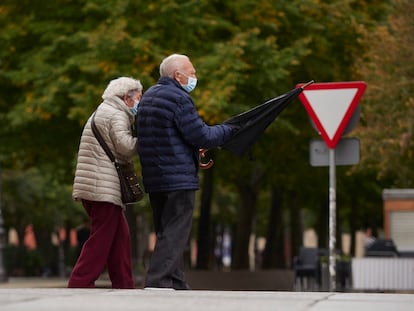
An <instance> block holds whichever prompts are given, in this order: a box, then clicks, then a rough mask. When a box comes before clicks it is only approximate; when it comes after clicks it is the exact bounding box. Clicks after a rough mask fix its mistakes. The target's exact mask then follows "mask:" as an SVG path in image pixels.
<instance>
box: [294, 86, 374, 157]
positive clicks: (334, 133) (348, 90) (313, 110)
mask: <svg viewBox="0 0 414 311" xmlns="http://www.w3.org/2000/svg"><path fill="white" fill-rule="evenodd" d="M302 85H303V84H298V85H297V86H296V87H301V86H302ZM365 89H366V83H365V82H363V81H353V82H327V83H313V84H311V85H309V86H307V87H306V88H305V89H304V90H303V92H302V93H301V94H300V95H299V99H300V100H301V102H302V104H303V106H304V107H305V109H306V110H307V112H308V114H309V116H310V118H311V119H312V121H313V122H314V124H315V126H316V128H317V129H318V131H319V132H320V134H321V136H322V138H323V139H324V141H325V143H326V145H327V146H328V147H329V148H331V149H333V148H335V146H336V144H337V143H338V141H339V139H340V138H341V135H342V133H343V131H344V130H345V128H346V126H347V124H348V122H349V120H350V119H351V117H352V114H353V112H354V111H355V108H356V107H357V106H358V103H359V101H360V99H361V96H362V94H363V93H364V91H365Z"/></svg>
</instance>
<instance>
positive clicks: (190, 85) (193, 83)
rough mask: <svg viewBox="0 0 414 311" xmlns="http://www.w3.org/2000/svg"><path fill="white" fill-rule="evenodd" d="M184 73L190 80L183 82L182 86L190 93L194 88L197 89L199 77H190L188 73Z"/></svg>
mask: <svg viewBox="0 0 414 311" xmlns="http://www.w3.org/2000/svg"><path fill="white" fill-rule="evenodd" d="M181 74H182V75H184V76H186V77H187V78H188V82H187V84H186V85H183V84H181V87H182V88H183V89H184V90H186V91H187V92H188V93H190V92H191V91H192V90H194V89H195V87H196V85H197V78H193V77H189V76H187V75H186V74H183V73H181Z"/></svg>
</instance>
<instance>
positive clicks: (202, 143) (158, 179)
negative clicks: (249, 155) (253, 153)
mask: <svg viewBox="0 0 414 311" xmlns="http://www.w3.org/2000/svg"><path fill="white" fill-rule="evenodd" d="M136 122H137V123H136V125H137V138H138V153H139V158H140V161H141V167H142V177H143V183H144V187H145V191H146V192H169V191H177V190H196V189H198V188H199V181H198V174H197V173H198V164H199V159H198V150H199V149H200V148H213V147H217V146H220V145H222V144H223V143H224V142H225V141H226V140H227V139H228V138H229V137H230V136H231V132H232V128H231V127H229V126H227V125H223V124H222V125H215V126H208V125H207V124H205V123H204V122H203V120H202V119H201V118H200V117H199V115H198V113H197V111H196V108H195V106H194V103H193V101H192V100H191V97H190V96H189V95H188V93H187V92H186V91H185V90H184V89H183V88H182V87H181V86H180V84H179V83H178V82H176V81H175V80H173V79H171V78H167V77H162V78H160V80H159V81H158V83H157V84H156V85H154V86H152V87H151V88H149V89H148V90H147V91H146V92H145V93H144V96H143V97H142V99H141V101H140V104H139V106H138V113H137V121H136Z"/></svg>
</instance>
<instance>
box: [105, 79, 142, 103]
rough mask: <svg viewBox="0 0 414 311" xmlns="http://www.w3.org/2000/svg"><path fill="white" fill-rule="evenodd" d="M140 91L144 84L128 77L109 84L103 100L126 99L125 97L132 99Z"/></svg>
mask: <svg viewBox="0 0 414 311" xmlns="http://www.w3.org/2000/svg"><path fill="white" fill-rule="evenodd" d="M138 91H139V92H141V91H142V84H141V82H140V81H139V80H135V79H133V78H128V77H120V78H117V79H114V80H111V81H110V82H109V84H108V86H107V87H106V89H105V91H104V93H103V95H102V98H103V99H106V98H109V97H113V96H118V97H124V96H125V95H127V96H130V97H131V96H133V95H134V94H135V93H136V92H138Z"/></svg>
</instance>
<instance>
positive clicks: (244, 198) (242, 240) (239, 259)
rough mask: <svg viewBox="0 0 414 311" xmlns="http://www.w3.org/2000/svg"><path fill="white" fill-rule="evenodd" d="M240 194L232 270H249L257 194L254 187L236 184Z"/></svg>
mask: <svg viewBox="0 0 414 311" xmlns="http://www.w3.org/2000/svg"><path fill="white" fill-rule="evenodd" d="M238 188H239V193H240V209H239V215H238V220H237V225H236V232H235V238H234V251H233V259H232V265H231V266H232V268H233V269H235V270H238V269H239V270H241V269H249V241H250V235H251V233H252V221H253V220H254V219H255V213H256V210H255V206H256V200H257V193H256V190H255V188H254V187H252V186H251V185H249V184H247V183H244V182H243V181H241V182H239V183H238Z"/></svg>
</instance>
